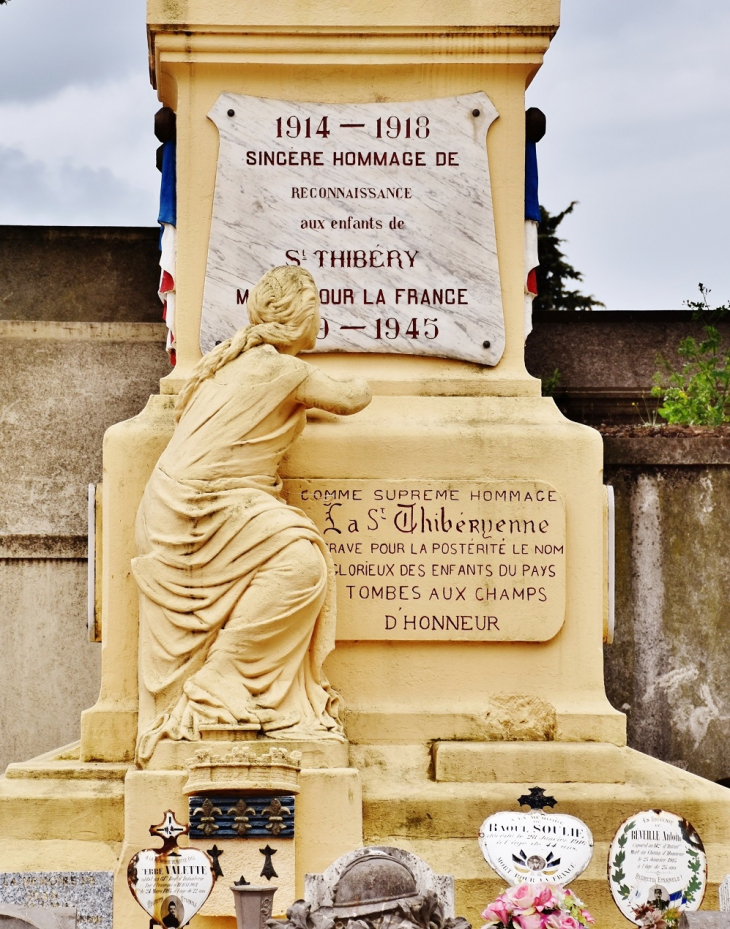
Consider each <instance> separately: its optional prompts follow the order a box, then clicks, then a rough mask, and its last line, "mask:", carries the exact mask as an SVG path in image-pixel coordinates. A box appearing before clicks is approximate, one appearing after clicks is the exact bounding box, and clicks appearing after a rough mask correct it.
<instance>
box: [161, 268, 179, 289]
mask: <svg viewBox="0 0 730 929" xmlns="http://www.w3.org/2000/svg"><path fill="white" fill-rule="evenodd" d="M174 289H175V281H174V280H173V279H172V275H171V274H170V273H169V272H168V271H163V272H162V277H161V279H160V288H159V292H160V293H161V294H166V293H167V292H168V291H170V290H174Z"/></svg>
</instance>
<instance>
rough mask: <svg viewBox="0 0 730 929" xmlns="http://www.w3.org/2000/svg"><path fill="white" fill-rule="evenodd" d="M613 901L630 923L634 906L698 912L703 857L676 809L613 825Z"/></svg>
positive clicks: (702, 887)
mask: <svg viewBox="0 0 730 929" xmlns="http://www.w3.org/2000/svg"><path fill="white" fill-rule="evenodd" d="M608 883H609V886H610V887H611V894H612V896H613V899H614V902H615V903H616V906H617V907H618V908H619V910H620V911H621V912H622V913H623V915H624V916H625V917H626V918H627V919H629V920H631V922H633V923H636V924H637V925H639V924H640V922H641V918H640V917H639V916H638V915H637V913H636V912H635V908H636V907H644V906H649V907H651V908H653V909H656V910H659V911H664V910H667V909H669V908H670V907H672V908H677V909H684V910H698V909H699V908H700V904H701V903H702V899H703V897H704V895H705V887H706V884H707V858H706V856H705V849H704V846H703V844H702V839H701V838H700V837H699V835H698V834H697V831H696V830H695V828H694V826H692V824H691V823H690V822H688V821H687V820H686V819H682V817H681V816H677V815H676V813H669V812H667V811H666V810H645V811H644V812H641V813H636V814H635V815H634V816H631V817H629V819H627V820H625V821H624V822H623V823H621V825H620V826H619V828H618V831H617V832H616V835H615V836H614V837H613V841H612V842H611V848H610V850H609V853H608Z"/></svg>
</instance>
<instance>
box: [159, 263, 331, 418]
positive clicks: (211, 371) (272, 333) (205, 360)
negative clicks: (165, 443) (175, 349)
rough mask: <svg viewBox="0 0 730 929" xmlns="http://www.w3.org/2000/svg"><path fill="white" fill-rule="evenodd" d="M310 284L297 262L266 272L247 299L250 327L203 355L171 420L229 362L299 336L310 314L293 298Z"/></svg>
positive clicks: (305, 273) (288, 341) (283, 343)
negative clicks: (263, 347) (251, 351)
mask: <svg viewBox="0 0 730 929" xmlns="http://www.w3.org/2000/svg"><path fill="white" fill-rule="evenodd" d="M307 287H311V288H313V289H315V290H316V286H315V283H314V279H313V277H312V275H311V274H310V273H309V271H307V270H305V269H304V268H300V267H298V266H297V265H284V266H283V267H280V268H273V269H272V270H271V271H268V272H267V273H266V274H265V275H264V276H263V277H262V278H261V280H260V281H259V282H258V284H256V286H255V287H254V288H253V290H252V291H251V293H250V294H249V298H248V315H249V319H250V320H251V325H250V326H245V327H244V328H243V329H239V330H238V332H237V333H236V334H235V335H234V336H233V337H232V338H230V339H228V340H227V341H225V342H221V344H220V345H216V347H215V348H214V349H212V351H210V352H208V354H207V355H204V356H203V357H202V358H201V359H200V361H199V362H198V363H197V365H196V366H195V367H194V368H193V370H192V372H191V374H190V377H189V378H188V379H187V381H185V384H184V385H183V387H182V389H181V391H180V393H179V394H178V397H177V403H176V405H175V419H176V421H179V420H180V417H181V416H182V414H183V412H184V411H185V409H186V407H187V406H188V404H189V403H190V401H191V400H192V399H193V396H194V395H195V392H196V391H197V389H198V387H199V386H200V385H201V384H202V383H203V381H206V380H208V379H209V378H211V377H213V376H214V375H215V373H216V371H218V370H220V368H222V367H223V366H224V365H227V364H228V362H229V361H233V360H234V359H235V358H238V356H239V355H240V354H242V353H243V352H247V351H248V350H249V349H250V348H254V347H255V346H256V345H262V344H264V343H266V344H267V345H291V344H292V343H293V342H295V341H297V339H299V338H301V336H303V335H304V333H305V332H306V330H307V327H308V326H309V325H310V323H311V313H310V312H308V311H306V310H305V308H304V305H303V301H301V300H298V299H297V297H298V296H299V295H300V294H301V292H302V291H303V290H304V289H305V288H307Z"/></svg>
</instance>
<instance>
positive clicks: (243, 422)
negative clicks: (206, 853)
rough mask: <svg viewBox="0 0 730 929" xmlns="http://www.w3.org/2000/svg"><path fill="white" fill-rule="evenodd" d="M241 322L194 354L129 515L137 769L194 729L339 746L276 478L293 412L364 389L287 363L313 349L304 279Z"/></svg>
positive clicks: (276, 272) (265, 296)
mask: <svg viewBox="0 0 730 929" xmlns="http://www.w3.org/2000/svg"><path fill="white" fill-rule="evenodd" d="M248 312H249V316H250V318H251V325H250V326H247V327H245V328H244V329H241V330H240V331H239V332H238V333H236V335H235V336H234V337H233V338H232V339H229V340H228V341H226V342H223V343H221V344H220V345H218V346H217V347H216V348H215V349H213V350H212V351H211V352H209V353H208V354H207V355H205V356H204V357H203V358H202V359H201V361H200V362H199V363H198V365H197V367H196V368H195V369H194V370H193V373H192V375H191V377H190V378H188V380H187V381H186V383H185V385H184V386H183V388H182V390H181V391H180V394H179V396H178V399H177V409H176V415H177V420H178V422H177V428H176V429H175V433H174V435H173V436H172V439H171V440H170V442H169V444H168V446H167V448H166V449H165V451H164V452H163V454H162V455H161V457H160V459H159V461H158V462H157V465H156V467H155V469H154V471H153V473H152V476H151V477H150V480H149V482H148V484H147V488H146V490H145V493H144V497H143V499H142V503H141V505H140V508H139V512H138V515H137V524H136V544H137V557H136V558H135V559H133V562H132V569H133V571H134V576H135V579H136V581H137V585H138V587H139V591H140V683H141V687H140V731H139V738H138V743H137V760H138V762H139V763H140V764H142V765H144V764H146V763H147V762H149V760H150V758H151V756H152V753H153V751H154V749H155V747H156V745H157V744H158V742H159V741H160V740H163V739H171V740H175V741H181V740H185V741H198V740H199V739H200V737H201V734H200V730H201V728H203V727H205V726H209V725H224V726H225V725H228V726H236V725H242V724H243V725H246V726H247V727H248V728H251V729H254V730H258V731H259V732H260V733H261V734H262V735H264V734H265V735H266V736H267V737H269V738H284V739H291V738H293V739H302V738H334V739H340V740H341V739H343V737H344V736H343V732H342V724H341V722H340V720H339V716H338V706H339V696H338V695H337V694H336V693H335V691H334V690H333V689H332V688H331V687H330V685H329V682H328V681H327V678H326V677H325V674H324V671H323V669H322V665H323V663H324V660H325V658H326V657H327V655H328V654H329V652H331V651H332V649H333V648H334V640H335V602H334V600H335V598H334V573H333V570H334V569H333V566H332V561H331V558H330V556H329V553H328V550H327V546H326V545H325V543H324V540H323V539H322V536H321V534H320V532H319V531H318V529H317V527H316V526H315V525H314V523H313V522H312V521H311V520H310V519H309V517H307V516H306V515H305V514H304V513H303V512H301V510H298V509H296V508H295V507H293V506H287V504H286V502H285V501H284V499H283V497H282V495H281V491H282V482H281V478H280V477H279V473H278V468H279V463H280V461H281V459H282V458H283V456H284V454H285V453H286V452H287V450H288V449H289V447H290V446H291V445H292V444H293V442H294V441H295V440H296V439H297V438H298V436H299V435H300V434H301V432H302V430H303V429H304V425H305V420H306V411H307V410H308V409H312V408H317V409H320V410H326V411H328V412H331V413H337V414H339V415H349V414H351V413H355V412H357V411H359V410H362V409H363V408H364V407H365V406H367V404H368V403H369V402H370V389H369V387H368V385H367V383H366V382H365V381H363V380H360V379H358V378H349V379H345V378H343V379H339V380H337V379H333V378H330V377H328V376H327V375H325V374H324V373H323V372H322V371H319V370H318V369H317V368H315V367H314V366H313V365H311V364H309V363H308V362H306V361H303V360H302V359H300V358H297V357H295V356H296V355H297V353H298V352H300V351H306V350H310V349H313V348H314V347H315V344H316V338H317V333H318V331H319V325H320V317H319V297H318V294H317V288H316V286H315V284H314V281H313V280H312V276H311V275H310V274H309V273H308V272H307V271H305V270H304V269H302V268H298V267H290V266H286V267H281V268H274V269H273V270H272V271H269V272H268V274H266V275H265V276H264V277H263V278H262V279H261V281H259V283H258V284H257V285H256V287H254V289H253V290H252V292H251V295H250V297H249V300H248Z"/></svg>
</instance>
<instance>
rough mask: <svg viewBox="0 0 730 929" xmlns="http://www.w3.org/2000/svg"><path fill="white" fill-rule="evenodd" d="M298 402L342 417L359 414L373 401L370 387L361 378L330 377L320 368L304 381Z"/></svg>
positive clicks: (298, 393) (313, 370)
mask: <svg viewBox="0 0 730 929" xmlns="http://www.w3.org/2000/svg"><path fill="white" fill-rule="evenodd" d="M295 396H296V400H297V401H298V402H299V403H301V404H302V405H303V406H306V407H307V408H308V409H311V408H312V407H316V408H317V409H319V410H327V411H328V412H329V413H338V414H339V415H340V416H349V415H350V414H351V413H359V412H360V410H364V409H365V407H366V406H367V405H368V403H370V401H371V400H372V393H371V391H370V385H369V384H368V382H367V381H366V380H364V379H363V378H361V377H350V378H343V379H342V380H339V379H336V378H332V377H328V376H327V375H326V374H324V373H323V372H322V371H320V370H319V368H315V367H313V368H312V373H311V374H310V375H309V376H308V377H307V378H306V379H305V380H304V381H302V383H301V384H300V386H299V389H298V390H297V392H296V395H295Z"/></svg>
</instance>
